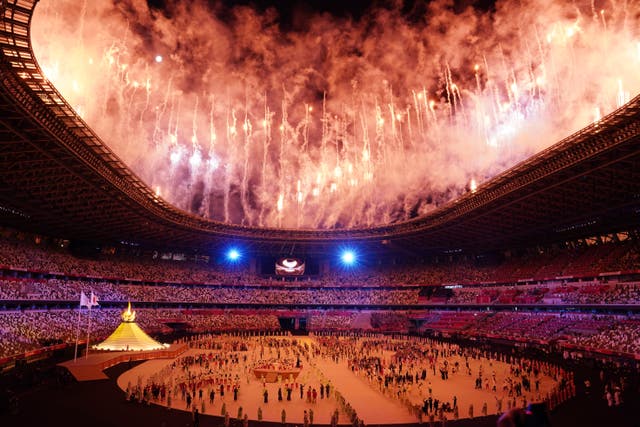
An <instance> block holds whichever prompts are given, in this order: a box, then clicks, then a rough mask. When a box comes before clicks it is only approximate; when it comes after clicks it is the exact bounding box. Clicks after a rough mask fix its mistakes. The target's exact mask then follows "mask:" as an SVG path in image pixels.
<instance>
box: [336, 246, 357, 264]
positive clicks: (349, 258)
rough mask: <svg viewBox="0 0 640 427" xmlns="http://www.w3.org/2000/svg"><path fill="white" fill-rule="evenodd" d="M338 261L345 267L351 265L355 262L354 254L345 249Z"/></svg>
mask: <svg viewBox="0 0 640 427" xmlns="http://www.w3.org/2000/svg"><path fill="white" fill-rule="evenodd" d="M340 260H341V261H342V264H344V265H346V266H350V265H353V264H355V262H356V253H355V252H354V251H352V250H351V249H345V250H344V251H342V254H341V255H340Z"/></svg>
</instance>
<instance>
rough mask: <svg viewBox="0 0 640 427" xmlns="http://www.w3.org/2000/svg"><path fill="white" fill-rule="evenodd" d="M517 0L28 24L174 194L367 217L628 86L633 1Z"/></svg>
mask: <svg viewBox="0 0 640 427" xmlns="http://www.w3.org/2000/svg"><path fill="white" fill-rule="evenodd" d="M514 3H515V2H511V1H500V2H497V3H496V4H495V10H494V11H492V12H490V13H487V12H484V13H481V12H479V11H477V10H474V9H473V8H467V9H465V10H464V11H454V8H453V7H452V6H451V4H450V2H447V1H437V2H431V3H429V4H428V6H427V11H426V13H425V15H424V17H422V18H421V19H416V18H415V17H412V18H411V19H409V18H406V17H404V16H403V15H402V14H401V12H400V9H399V8H398V9H396V10H394V9H378V10H372V11H370V13H368V14H366V15H365V16H363V17H362V18H360V19H358V20H357V21H356V20H350V19H344V18H336V17H332V16H329V15H327V14H322V15H317V16H307V17H306V18H305V21H304V22H303V23H302V25H300V24H301V23H298V25H296V28H304V29H303V30H301V29H295V30H287V31H283V30H281V29H280V27H279V25H278V16H277V14H276V12H275V11H273V10H268V11H267V12H266V13H259V12H258V11H256V10H253V9H251V8H248V7H236V8H232V9H229V8H226V7H222V6H213V7H211V6H206V4H205V2H201V1H196V0H192V1H184V2H177V1H176V2H175V3H174V4H173V5H172V6H169V7H168V8H166V9H165V10H163V11H161V12H160V11H156V10H150V9H149V8H148V6H147V4H146V2H142V1H134V0H130V1H118V2H114V3H112V2H111V1H108V0H104V1H98V0H91V1H89V0H85V1H84V3H82V2H78V1H76V0H56V1H49V2H46V1H43V2H41V3H40V4H39V5H38V7H37V8H36V12H35V17H34V23H33V25H32V32H33V35H32V39H33V43H34V49H35V53H36V57H37V59H38V61H39V63H40V65H41V66H42V68H43V69H44V71H45V75H46V76H47V78H49V79H50V80H51V81H52V82H53V83H54V84H55V86H56V87H57V88H58V89H59V90H60V91H61V93H62V94H63V95H64V96H65V98H66V99H67V100H68V101H69V103H70V104H71V105H72V106H73V107H74V108H75V109H76V111H77V112H78V113H79V114H80V115H81V116H82V117H83V118H84V119H85V120H86V121H87V123H89V125H90V126H92V127H93V128H94V129H95V130H96V131H97V133H98V135H100V136H101V137H102V139H103V140H104V141H105V142H106V144H107V145H109V147H111V148H112V149H113V151H114V152H115V153H116V154H117V155H118V156H120V157H121V158H122V159H123V160H124V161H125V162H126V163H127V164H128V165H130V167H131V168H132V169H133V170H134V171H135V172H136V173H137V174H138V175H139V176H140V177H141V178H142V179H143V180H144V181H145V182H146V183H147V184H148V185H149V186H150V187H151V188H153V189H154V190H155V191H156V192H157V193H158V195H160V196H161V197H163V198H165V199H166V200H168V201H170V202H172V203H173V204H174V205H176V206H177V207H179V208H182V209H185V210H187V211H190V212H192V213H195V214H198V215H202V216H204V217H206V218H210V219H213V220H216V221H223V222H227V223H234V224H243V225H251V226H260V227H291V228H343V227H362V226H374V225H380V224H385V223H390V222H396V221H402V220H405V219H409V218H412V217H415V216H418V215H422V214H425V213H427V212H429V211H430V210H432V209H434V208H436V207H437V206H439V205H440V204H442V203H446V202H447V201H450V200H452V199H453V198H455V197H457V196H459V195H460V194H461V193H463V192H465V191H475V189H476V186H477V185H481V184H482V182H484V181H486V180H487V179H489V178H491V177H492V176H494V175H495V174H497V173H499V172H501V171H503V170H505V169H506V168H508V167H510V166H512V165H514V164H515V163H516V162H518V161H520V160H523V159H525V158H526V157H528V156H530V155H532V154H534V153H536V152H538V151H540V150H541V149H543V148H546V147H548V146H549V145H551V144H553V143H554V142H556V141H558V140H559V139H561V138H562V137H564V136H566V135H568V134H569V133H571V132H573V131H575V130H578V129H579V128H581V127H583V126H585V125H587V124H589V123H591V122H593V121H594V120H598V119H599V117H600V116H601V115H603V114H606V113H607V112H609V111H612V110H613V109H615V108H616V107H617V106H619V105H621V104H623V103H624V102H626V101H627V100H628V99H629V94H630V93H632V94H635V93H637V92H638V90H639V88H640V73H638V72H637V69H638V65H640V39H639V38H638V34H637V30H638V28H640V26H639V23H640V22H639V21H640V5H637V4H634V5H632V3H631V2H621V4H614V3H609V2H607V3H606V4H605V3H603V4H602V5H598V4H597V3H594V2H593V1H592V2H585V3H584V4H582V3H581V2H579V1H577V2H573V3H568V2H564V1H560V0H558V1H550V0H523V1H520V2H519V3H518V4H514ZM600 7H602V9H601V8H600Z"/></svg>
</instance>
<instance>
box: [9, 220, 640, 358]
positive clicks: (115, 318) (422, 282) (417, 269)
mask: <svg viewBox="0 0 640 427" xmlns="http://www.w3.org/2000/svg"><path fill="white" fill-rule="evenodd" d="M0 231H1V230H0ZM0 234H2V233H1V232H0ZM160 258H161V257H160ZM636 268H640V257H639V256H638V251H637V249H636V248H635V246H634V244H632V243H624V244H616V245H614V244H609V245H598V246H594V247H589V248H579V249H575V250H563V251H557V252H553V251H552V252H548V253H538V254H536V255H535V256H533V255H532V256H524V257H520V258H513V259H510V260H509V261H506V262H502V263H500V264H498V265H494V266H484V267H483V266H478V265H476V264H475V263H473V262H471V261H465V260H458V261H455V262H440V263H438V262H435V261H434V262H431V263H428V264H422V265H413V266H402V265H396V266H388V265H387V266H384V267H383V266H378V267H374V268H368V269H362V271H358V272H356V271H353V272H340V273H339V274H338V273H327V274H323V275H322V276H318V277H316V276H314V277H312V278H311V277H307V278H304V279H300V281H294V282H288V281H287V282H285V281H280V280H276V279H273V278H271V277H259V276H258V275H249V274H248V273H247V272H243V271H233V270H231V271H224V269H222V268H220V267H218V266H215V265H209V264H207V263H203V262H195V261H169V260H161V259H159V258H157V257H156V258H154V257H147V258H144V257H138V258H135V257H131V258H126V257H122V258H119V257H116V256H105V257H100V259H93V260H87V259H79V258H75V257H73V256H72V255H70V254H69V253H68V252H67V251H65V250H64V249H56V248H53V247H51V246H50V245H49V246H48V247H46V248H45V247H44V245H43V244H36V243H35V242H32V241H29V240H28V239H24V240H19V239H15V238H13V239H12V238H8V237H7V236H6V235H5V236H4V237H1V238H0V272H4V273H3V274H4V276H3V277H0V304H1V303H2V301H3V300H4V301H10V300H11V301H13V300H18V301H21V300H27V301H64V302H73V303H75V302H76V301H79V295H80V292H85V293H86V294H89V293H90V292H92V291H93V292H95V294H97V295H98V298H99V299H100V301H105V302H114V303H117V302H126V301H132V302H134V303H135V302H153V303H158V305H159V306H162V303H163V302H171V303H185V304H190V303H213V304H221V305H224V304H255V305H310V306H311V305H313V306H316V305H346V306H350V307H349V308H353V309H354V310H358V309H363V308H364V306H369V305H381V306H385V305H395V306H399V305H403V306H409V308H413V307H412V306H415V311H418V310H421V311H419V313H420V314H418V315H416V314H415V312H414V313H413V314H411V313H407V312H406V311H404V310H403V311H387V312H383V311H375V312H373V313H370V314H369V315H367V316H363V315H362V314H361V313H360V312H359V311H354V310H350V309H347V308H346V309H345V310H340V311H333V312H322V311H317V312H315V313H312V314H309V315H308V316H307V320H308V328H309V330H316V331H322V330H333V331H336V330H339V331H344V330H350V329H357V330H368V329H370V330H375V331H397V332H407V331H409V330H410V328H411V327H412V326H415V325H416V324H417V325H418V326H419V327H418V331H424V330H434V331H439V332H445V333H463V334H473V335H497V336H501V337H506V338H510V339H529V340H539V341H549V340H567V342H570V343H573V344H575V345H578V346H582V347H592V348H600V349H610V350H614V351H619V352H624V353H638V352H640V348H639V347H640V343H639V334H640V333H639V331H640V324H639V323H638V322H637V320H636V319H634V318H633V317H631V318H629V319H625V318H620V317H617V316H594V315H585V314H571V315H568V314H557V313H552V314H550V313H521V312H518V313H516V312H497V313H493V312H485V311H481V312H480V311H478V312H447V311H439V310H432V311H422V310H423V307H422V306H428V305H433V306H436V307H437V306H439V304H446V305H455V304H477V305H493V304H545V305H549V304H552V305H553V304H571V305H581V304H638V303H640V285H639V284H638V283H637V282H631V281H630V282H621V281H616V280H618V279H617V276H615V275H611V274H607V275H603V276H601V277H598V276H593V277H591V276H590V277H589V278H587V279H585V280H581V281H575V280H570V279H563V278H562V277H563V275H566V274H591V273H593V272H602V271H607V272H612V271H614V270H624V269H636ZM29 272H30V273H29ZM39 272H44V274H43V273H39ZM535 277H548V278H550V279H549V280H547V281H542V280H537V281H533V280H531V281H529V280H528V279H530V278H535ZM517 278H525V279H527V282H526V283H520V284H517V280H516V281H514V279H517ZM503 279H504V280H505V281H507V282H508V281H510V282H508V283H505V284H502V285H500V284H498V283H502V282H501V281H502V280H503ZM481 282H484V284H478V283H481ZM489 282H493V283H489ZM531 282H535V283H534V284H529V283H531ZM446 283H455V284H463V286H461V287H459V286H454V287H444V286H437V285H441V284H446ZM425 290H428V292H425ZM69 305H70V304H69ZM67 306H68V305H67ZM219 311H220V312H219V313H213V314H212V313H209V314H208V315H206V316H203V315H198V314H197V313H196V314H194V313H189V312H188V310H187V311H184V310H183V311H178V310H168V309H156V310H145V315H144V316H141V317H140V319H141V320H140V322H141V326H142V327H143V328H145V329H147V330H149V331H151V332H153V331H159V330H161V329H162V328H165V329H166V328H167V326H166V323H167V322H166V320H167V319H171V320H175V319H176V318H178V319H179V321H181V322H184V323H187V324H189V330H191V331H194V332H200V331H201V332H206V331H220V330H236V329H242V330H260V329H262V330H275V329H278V328H279V323H278V318H277V316H276V315H275V314H273V313H272V312H269V311H268V310H264V309H263V310H262V311H258V312H255V313H252V314H242V315H237V316H236V317H234V316H235V315H234V314H232V313H230V312H227V311H222V310H219ZM94 313H95V314H94V316H95V319H94V333H95V336H96V337H97V336H103V335H106V334H107V333H110V332H111V331H112V330H113V329H114V328H115V326H117V323H118V322H119V319H120V317H119V310H115V311H114V310H108V309H99V310H95V311H94ZM176 313H179V315H177V314H176ZM76 318H77V310H50V311H36V310H24V311H5V312H1V311H0V357H2V356H3V355H5V356H6V355H8V354H12V353H15V352H16V351H17V352H20V351H26V350H29V349H33V348H37V347H38V346H43V345H45V344H46V343H47V342H55V341H62V342H70V341H74V340H75V334H76V326H75V325H76Z"/></svg>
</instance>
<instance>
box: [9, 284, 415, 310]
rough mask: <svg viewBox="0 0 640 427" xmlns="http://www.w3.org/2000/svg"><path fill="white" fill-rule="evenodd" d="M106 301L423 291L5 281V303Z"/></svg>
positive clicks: (324, 298)
mask: <svg viewBox="0 0 640 427" xmlns="http://www.w3.org/2000/svg"><path fill="white" fill-rule="evenodd" d="M82 291H83V292H85V293H86V294H88V293H90V292H91V291H94V292H96V293H97V294H98V295H99V297H100V299H101V300H102V301H113V302H123V301H150V302H191V303H194V302H198V303H220V304H320V305H326V304H348V305H389V304H405V305H406V304H417V303H418V291H419V290H418V289H417V288H413V289H406V288H395V289H393V288H391V289H385V290H382V289H375V288H374V289H371V288H369V289H344V288H329V289H289V288H287V287H272V288H262V287H241V286H233V287H229V286H220V285H211V286H193V285H177V284H174V285H153V286H152V285H142V284H115V283H111V282H106V281H86V280H62V279H47V280H45V279H40V280H33V279H6V278H5V279H4V280H0V300H22V299H27V300H43V301H56V300H57V301H74V300H78V299H79V296H80V292H82Z"/></svg>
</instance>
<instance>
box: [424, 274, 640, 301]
mask: <svg viewBox="0 0 640 427" xmlns="http://www.w3.org/2000/svg"><path fill="white" fill-rule="evenodd" d="M425 302H427V303H435V302H440V303H446V304H484V305H487V304H571V305H579V304H638V303H640V284H638V283H637V282H624V283H623V282H605V281H602V282H601V281H597V280H591V281H588V282H577V283H566V282H563V281H550V282H549V283H545V284H542V285H540V284H537V285H510V286H496V285H494V286H469V287H462V288H457V289H453V290H452V291H451V297H450V298H446V299H444V300H440V301H425Z"/></svg>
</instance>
